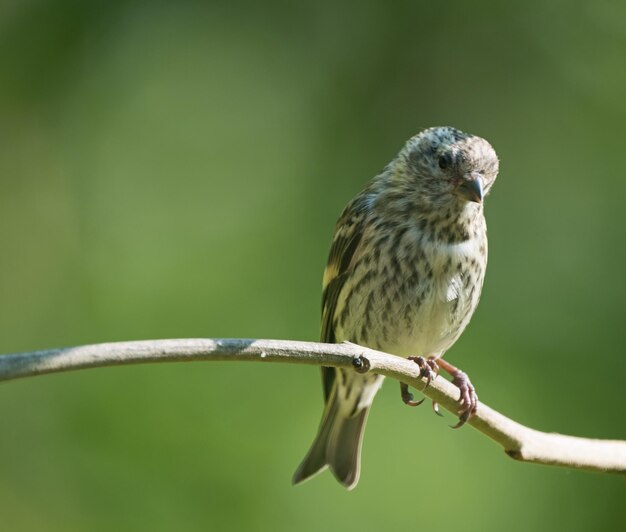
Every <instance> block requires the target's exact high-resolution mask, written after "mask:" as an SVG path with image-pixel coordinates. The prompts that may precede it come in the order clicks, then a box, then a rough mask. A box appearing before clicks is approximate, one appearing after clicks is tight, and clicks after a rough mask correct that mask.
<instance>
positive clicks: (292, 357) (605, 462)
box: [0, 339, 626, 473]
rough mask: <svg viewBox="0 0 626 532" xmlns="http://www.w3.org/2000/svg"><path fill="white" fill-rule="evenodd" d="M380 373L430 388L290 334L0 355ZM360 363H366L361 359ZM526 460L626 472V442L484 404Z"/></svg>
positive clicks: (6, 361) (486, 422) (0, 363)
mask: <svg viewBox="0 0 626 532" xmlns="http://www.w3.org/2000/svg"><path fill="white" fill-rule="evenodd" d="M357 358H358V359H360V362H361V364H360V365H361V369H360V370H359V371H372V372H374V373H379V374H381V375H385V376H387V377H391V378H392V379H395V380H397V381H400V382H405V383H407V384H409V385H411V386H413V387H415V388H417V389H418V390H420V391H421V390H422V389H423V388H424V385H425V381H424V380H423V379H420V377H419V368H418V366H417V365H416V364H415V363H413V362H411V361H409V360H407V359H405V358H402V357H397V356H394V355H389V354H386V353H381V352H380V351H374V350H372V349H367V348H364V347H361V346H358V345H355V344H350V343H343V344H322V343H314V342H293V341H287V340H245V339H216V340H212V339H181V340H151V341H138V342H118V343H108V344H94V345H85V346H79V347H67V348H61V349H50V350H46V351H36V352H32V353H19V354H12V355H3V356H0V381H4V380H10V379H17V378H20V377H32V376H35V375H43V374H46V373H56V372H62V371H70V370H75V369H84V368H96V367H105V366H121V365H126V364H141V363H149V362H192V361H200V360H245V361H248V360H252V361H257V362H286V363H290V364H308V365H311V366H333V367H344V368H348V367H355V365H354V363H353V362H354V360H355V359H357ZM356 365H359V364H356ZM424 394H425V395H426V396H428V397H429V398H430V399H433V400H434V401H437V402H438V403H439V404H440V405H441V406H442V407H443V408H445V409H446V410H449V411H450V412H452V413H454V414H456V413H457V410H458V402H457V401H458V398H459V390H458V388H456V387H455V386H454V385H452V384H451V383H450V382H448V381H447V380H445V379H444V378H441V377H437V379H435V380H434V381H433V382H432V383H431V384H430V386H429V387H428V388H427V389H426V390H424ZM468 423H469V424H470V425H472V426H473V427H474V428H475V429H477V430H479V431H480V432H482V433H483V434H485V435H486V436H488V437H489V438H491V439H492V440H494V441H496V442H497V443H499V444H500V445H501V446H502V447H504V450H505V452H506V453H507V454H508V455H509V456H511V457H512V458H515V459H516V460H520V461H523V462H536V463H541V464H549V465H557V466H565V467H571V468H576V469H587V470H591V471H607V472H619V473H626V441H617V440H596V439H588V438H578V437H574V436H564V435H561V434H554V433H546V432H540V431H537V430H533V429H531V428H528V427H525V426H523V425H520V424H519V423H517V422H516V421H513V420H511V419H509V418H507V417H505V416H503V415H502V414H500V413H498V412H496V411H495V410H493V409H491V408H489V407H488V406H487V405H484V404H482V403H479V405H478V409H477V412H476V414H475V415H474V416H473V417H472V418H471V419H470V421H469V422H468Z"/></svg>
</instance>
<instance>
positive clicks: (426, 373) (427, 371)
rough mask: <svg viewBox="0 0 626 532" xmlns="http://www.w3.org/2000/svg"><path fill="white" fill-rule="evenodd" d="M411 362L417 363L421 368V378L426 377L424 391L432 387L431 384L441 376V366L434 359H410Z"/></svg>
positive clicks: (420, 357)
mask: <svg viewBox="0 0 626 532" xmlns="http://www.w3.org/2000/svg"><path fill="white" fill-rule="evenodd" d="M408 358H409V360H412V361H413V362H415V363H416V364H417V365H418V367H419V368H420V378H424V377H426V386H424V388H423V390H422V391H424V390H425V389H426V388H428V387H429V386H430V383H431V382H432V381H433V380H435V379H436V378H437V376H438V375H439V366H438V365H437V362H435V359H434V358H433V357H430V358H424V357H422V356H419V357H408Z"/></svg>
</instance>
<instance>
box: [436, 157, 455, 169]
mask: <svg viewBox="0 0 626 532" xmlns="http://www.w3.org/2000/svg"><path fill="white" fill-rule="evenodd" d="M451 164H452V157H451V156H450V154H449V153H444V154H443V155H440V156H439V168H441V169H442V170H445V169H446V168H448V167H449V166H450V165H451Z"/></svg>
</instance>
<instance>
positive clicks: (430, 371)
mask: <svg viewBox="0 0 626 532" xmlns="http://www.w3.org/2000/svg"><path fill="white" fill-rule="evenodd" d="M409 360H412V361H413V362H415V363H416V364H417V365H418V366H419V368H420V378H423V377H426V385H425V386H424V390H425V389H426V388H428V386H429V385H430V383H431V381H432V380H433V379H435V378H436V377H437V375H439V366H438V365H437V362H435V358H434V357H430V358H424V357H421V356H419V357H409ZM422 391H423V390H422ZM400 395H401V396H402V400H403V401H404V404H406V405H409V406H419V405H421V404H422V403H423V402H424V400H425V399H426V398H423V399H420V400H419V401H415V400H414V398H413V394H412V393H411V392H409V385H408V384H405V383H403V382H401V383H400ZM433 410H434V411H435V413H436V414H439V408H438V405H437V403H435V402H433ZM439 415H441V414H439Z"/></svg>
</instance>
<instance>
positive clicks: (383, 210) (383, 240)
mask: <svg viewBox="0 0 626 532" xmlns="http://www.w3.org/2000/svg"><path fill="white" fill-rule="evenodd" d="M498 171H499V160H498V157H497V155H496V152H495V151H494V149H493V147H492V146H491V144H489V142H487V141H486V140H484V139H483V138H481V137H479V136H475V135H472V134H468V133H464V132H462V131H460V130H458V129H455V128H453V127H449V126H443V127H431V128H428V129H425V130H423V131H421V132H420V133H418V134H417V135H415V136H413V137H411V138H410V139H409V140H408V141H407V142H406V143H405V144H404V146H403V148H402V149H401V150H400V152H399V153H398V155H397V156H396V157H395V158H394V159H393V160H392V161H391V162H390V163H389V164H387V166H385V167H384V169H383V170H382V171H381V172H380V173H379V174H378V175H377V176H376V177H374V178H373V179H372V180H371V181H370V182H369V184H368V185H367V186H366V187H365V188H364V189H363V190H362V191H361V192H360V193H359V194H357V195H356V196H355V197H354V198H353V199H352V200H351V201H350V202H349V203H348V204H347V206H346V207H345V209H344V210H343V212H342V214H341V215H340V217H339V219H338V221H337V224H336V226H335V231H334V236H333V239H332V244H331V248H330V253H329V257H328V261H327V265H326V268H325V270H324V276H323V282H322V287H323V295H322V320H321V322H322V324H321V341H322V342H327V343H339V342H344V341H349V342H352V343H355V344H358V345H360V346H365V347H368V348H372V349H376V350H380V351H384V352H387V353H391V354H394V355H398V356H403V357H408V358H410V359H411V360H413V361H415V362H416V363H417V364H418V366H419V368H420V375H421V376H424V377H426V378H427V384H428V383H430V381H431V379H433V378H436V376H437V375H438V373H439V369H440V368H442V369H444V370H445V371H446V372H447V373H449V374H450V376H451V377H452V382H453V383H454V384H455V385H457V386H458V387H459V389H460V399H459V422H458V423H457V425H455V427H454V428H457V427H459V426H461V425H463V424H464V423H465V422H466V421H467V420H468V419H469V418H470V417H471V416H472V415H473V414H474V413H475V411H476V407H477V401H478V399H477V395H476V391H475V389H474V387H473V385H472V383H471V381H470V380H469V378H468V377H467V374H466V373H464V372H463V371H461V370H460V369H458V368H457V367H455V366H453V365H452V364H450V363H448V362H447V361H444V360H443V359H442V357H443V355H444V354H445V353H446V351H447V350H448V349H449V348H450V347H451V346H452V345H453V344H454V343H455V342H456V340H457V339H458V338H459V336H460V335H461V333H462V332H463V330H464V329H465V327H466V326H467V324H468V323H469V321H470V318H471V316H472V314H473V313H474V310H475V309H476V306H477V304H478V301H479V298H480V293H481V289H482V286H483V281H484V278H485V269H486V266H487V228H486V223H485V218H484V213H483V204H484V198H485V197H486V196H487V194H489V192H490V190H491V187H492V185H493V184H494V182H495V180H496V177H497V175H498ZM383 378H384V377H383V376H381V375H375V374H373V373H359V372H357V371H355V370H354V369H353V368H331V367H323V368H322V383H323V394H324V402H325V407H324V411H323V415H322V420H321V423H320V425H319V428H318V431H317V435H316V437H315V439H314V441H313V444H312V445H311V447H310V449H309V451H308V453H307V454H306V456H305V458H304V460H303V461H302V463H301V464H300V466H299V467H298V469H297V470H296V472H295V474H294V476H293V484H299V483H301V482H304V481H305V480H308V479H309V478H311V477H313V476H315V475H316V474H317V473H319V472H321V471H323V470H324V469H326V468H329V469H330V471H331V473H332V474H333V475H334V477H335V478H336V479H337V480H338V481H339V483H340V484H342V485H343V486H344V487H346V488H347V489H349V490H350V489H352V488H354V487H355V486H356V485H357V483H358V481H359V476H360V469H361V456H360V455H361V447H362V443H363V432H364V429H365V424H366V421H367V417H368V413H369V410H370V407H371V405H372V401H373V400H374V397H375V396H376V393H377V392H378V390H379V388H380V387H381V384H382V382H383ZM400 391H401V397H402V400H403V401H404V403H406V404H407V405H411V406H415V405H417V404H420V403H421V402H422V401H423V400H424V399H422V401H415V400H414V399H413V396H412V394H411V393H410V392H409V390H408V386H407V385H406V384H403V383H401V384H400ZM433 407H434V409H435V411H436V412H437V413H438V410H437V405H436V403H433Z"/></svg>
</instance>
